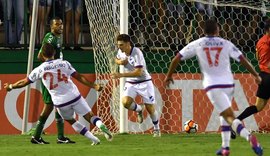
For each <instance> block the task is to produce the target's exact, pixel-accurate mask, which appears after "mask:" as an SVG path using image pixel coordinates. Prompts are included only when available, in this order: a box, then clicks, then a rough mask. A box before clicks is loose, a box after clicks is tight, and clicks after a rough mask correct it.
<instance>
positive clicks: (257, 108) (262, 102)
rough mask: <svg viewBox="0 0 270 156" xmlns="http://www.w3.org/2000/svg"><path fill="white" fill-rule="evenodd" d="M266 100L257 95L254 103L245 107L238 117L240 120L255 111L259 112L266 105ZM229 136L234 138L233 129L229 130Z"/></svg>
mask: <svg viewBox="0 0 270 156" xmlns="http://www.w3.org/2000/svg"><path fill="white" fill-rule="evenodd" d="M267 102H268V100H266V99H262V98H259V97H257V99H256V104H255V105H252V106H249V107H247V108H246V109H245V110H244V111H243V112H242V113H241V114H240V115H239V116H238V117H237V119H239V120H240V121H242V120H244V119H245V118H247V117H249V116H250V115H253V114H255V113H257V112H260V111H262V110H263V108H264V107H265V106H266V104H267ZM231 138H232V139H235V138H236V133H235V132H234V131H231Z"/></svg>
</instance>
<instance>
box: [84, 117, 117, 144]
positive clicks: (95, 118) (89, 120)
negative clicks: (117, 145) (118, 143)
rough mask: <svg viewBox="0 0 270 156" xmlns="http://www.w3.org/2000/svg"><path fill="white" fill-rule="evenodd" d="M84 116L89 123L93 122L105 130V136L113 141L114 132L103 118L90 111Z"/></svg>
mask: <svg viewBox="0 0 270 156" xmlns="http://www.w3.org/2000/svg"><path fill="white" fill-rule="evenodd" d="M83 117H84V119H85V120H87V121H88V122H89V123H92V124H94V125H95V126H97V127H98V128H99V129H100V130H101V131H102V132H103V134H104V136H105V138H106V139H107V140H108V141H112V139H113V136H112V133H111V132H110V130H109V129H108V128H107V127H106V125H105V124H104V123H103V122H102V121H101V119H100V118H99V117H98V116H96V115H94V113H93V112H88V113H87V114H85V115H84V116H83Z"/></svg>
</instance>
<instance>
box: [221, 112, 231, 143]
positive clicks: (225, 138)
mask: <svg viewBox="0 0 270 156" xmlns="http://www.w3.org/2000/svg"><path fill="white" fill-rule="evenodd" d="M220 125H221V139H222V145H221V146H222V147H224V148H225V147H230V140H231V131H230V130H231V126H230V125H229V124H228V123H227V122H226V121H225V120H224V118H223V117H222V116H221V117H220Z"/></svg>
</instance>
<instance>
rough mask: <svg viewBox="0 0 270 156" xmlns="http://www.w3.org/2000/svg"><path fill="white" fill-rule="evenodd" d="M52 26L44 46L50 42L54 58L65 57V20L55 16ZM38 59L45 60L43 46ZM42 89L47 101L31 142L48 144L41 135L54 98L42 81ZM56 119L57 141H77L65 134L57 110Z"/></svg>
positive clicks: (51, 109) (44, 98)
mask: <svg viewBox="0 0 270 156" xmlns="http://www.w3.org/2000/svg"><path fill="white" fill-rule="evenodd" d="M50 27H51V31H50V32H49V33H47V34H46V35H45V37H44V39H43V41H42V46H43V45H44V44H45V43H50V44H51V45H52V46H53V47H54V49H55V52H56V53H55V55H54V58H55V59H58V58H61V59H62V58H63V54H62V43H61V35H62V33H63V22H62V20H61V19H60V18H59V17H54V18H53V19H52V20H51V21H50ZM38 59H39V60H40V61H42V62H44V61H45V60H44V57H43V51H42V47H41V49H40V51H39V53H38ZM41 89H42V97H43V101H44V103H45V105H44V108H43V111H42V113H41V115H40V117H39V120H38V123H37V126H36V129H35V132H34V135H33V136H32V138H31V142H32V143H33V144H48V142H46V141H44V140H43V139H42V138H41V137H40V136H41V133H42V131H43V127H44V124H45V122H46V120H47V118H48V117H49V115H50V114H51V112H52V111H53V109H54V106H53V102H52V98H51V95H50V93H49V92H48V90H47V89H46V88H45V86H44V85H43V83H41ZM55 119H56V124H57V130H58V138H57V143H75V142H74V141H71V140H70V139H69V138H67V137H65V136H64V120H63V119H62V118H61V116H60V115H59V113H58V112H57V111H55Z"/></svg>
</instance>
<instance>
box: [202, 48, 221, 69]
mask: <svg viewBox="0 0 270 156" xmlns="http://www.w3.org/2000/svg"><path fill="white" fill-rule="evenodd" d="M221 50H222V47H210V48H209V47H205V48H203V51H204V52H205V54H206V57H207V61H208V64H209V66H210V67H213V65H214V66H218V62H219V55H220V52H221ZM210 52H211V53H213V52H216V55H215V62H214V63H213V61H212V59H211V55H210Z"/></svg>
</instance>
